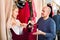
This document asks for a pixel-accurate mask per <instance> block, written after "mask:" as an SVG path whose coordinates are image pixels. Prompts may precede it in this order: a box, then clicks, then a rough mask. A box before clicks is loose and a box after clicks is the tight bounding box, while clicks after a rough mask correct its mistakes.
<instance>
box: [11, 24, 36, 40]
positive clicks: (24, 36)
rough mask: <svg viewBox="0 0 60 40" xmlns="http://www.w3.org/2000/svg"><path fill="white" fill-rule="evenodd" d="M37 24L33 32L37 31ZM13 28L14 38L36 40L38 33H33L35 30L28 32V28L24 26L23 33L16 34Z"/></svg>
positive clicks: (16, 39) (15, 39) (17, 39)
mask: <svg viewBox="0 0 60 40" xmlns="http://www.w3.org/2000/svg"><path fill="white" fill-rule="evenodd" d="M36 28H37V25H36V24H35V25H34V29H33V32H36ZM10 30H11V33H12V39H13V40H36V35H32V33H33V32H28V31H27V28H24V30H23V34H22V35H16V34H15V32H14V31H13V30H12V29H10Z"/></svg>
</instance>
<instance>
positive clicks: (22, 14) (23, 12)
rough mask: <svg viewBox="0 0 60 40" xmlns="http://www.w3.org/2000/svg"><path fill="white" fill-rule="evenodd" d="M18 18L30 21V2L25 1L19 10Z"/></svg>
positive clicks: (25, 21) (26, 21) (21, 20)
mask: <svg viewBox="0 0 60 40" xmlns="http://www.w3.org/2000/svg"><path fill="white" fill-rule="evenodd" d="M18 13H19V14H18V16H17V19H19V20H20V22H22V23H28V19H29V17H30V9H29V4H28V2H26V3H25V6H24V7H23V8H22V9H19V11H18Z"/></svg>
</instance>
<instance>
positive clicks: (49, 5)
mask: <svg viewBox="0 0 60 40" xmlns="http://www.w3.org/2000/svg"><path fill="white" fill-rule="evenodd" d="M47 6H48V7H49V8H50V9H51V12H50V15H49V17H51V18H52V6H51V4H47Z"/></svg>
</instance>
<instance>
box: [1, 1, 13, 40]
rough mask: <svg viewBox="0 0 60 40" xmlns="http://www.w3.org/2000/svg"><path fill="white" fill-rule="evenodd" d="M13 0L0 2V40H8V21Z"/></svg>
mask: <svg viewBox="0 0 60 40" xmlns="http://www.w3.org/2000/svg"><path fill="white" fill-rule="evenodd" d="M12 5H13V0H0V40H7V39H8V35H7V34H8V32H7V29H8V26H7V25H6V24H7V22H8V19H9V18H10V16H11V14H12Z"/></svg>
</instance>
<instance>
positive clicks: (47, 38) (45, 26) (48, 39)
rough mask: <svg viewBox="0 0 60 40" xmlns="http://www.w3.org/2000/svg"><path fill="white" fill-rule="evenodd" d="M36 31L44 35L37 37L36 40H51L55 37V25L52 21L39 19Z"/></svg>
mask: <svg viewBox="0 0 60 40" xmlns="http://www.w3.org/2000/svg"><path fill="white" fill-rule="evenodd" d="M37 24H38V29H39V30H41V31H43V32H45V33H46V35H38V40H53V38H54V37H55V36H56V25H55V22H54V20H53V19H51V18H48V19H47V20H44V19H43V18H40V19H39V20H38V22H37Z"/></svg>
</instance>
